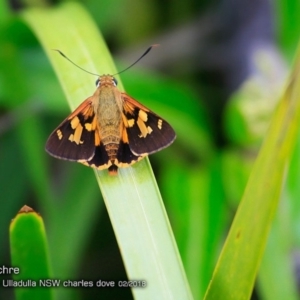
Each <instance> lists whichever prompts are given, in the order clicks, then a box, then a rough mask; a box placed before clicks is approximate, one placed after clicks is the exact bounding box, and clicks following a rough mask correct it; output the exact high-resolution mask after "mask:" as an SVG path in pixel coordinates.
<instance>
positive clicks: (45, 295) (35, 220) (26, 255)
mask: <svg viewBox="0 0 300 300" xmlns="http://www.w3.org/2000/svg"><path fill="white" fill-rule="evenodd" d="M10 248H11V260H12V266H14V267H18V268H19V274H14V276H13V278H14V280H15V281H18V282H21V280H23V286H26V285H27V284H29V286H31V287H32V288H30V287H16V288H15V293H16V298H17V299H18V300H19V299H22V300H26V299H28V300H35V299H37V300H39V299H52V290H51V289H49V288H44V287H42V286H40V280H46V279H50V271H49V263H48V261H49V259H48V248H47V240H46V234H45V227H44V223H43V220H42V218H41V216H40V215H38V214H37V213H36V212H34V211H33V210H32V209H31V208H30V207H28V206H26V205H25V206H24V207H23V208H22V209H21V210H20V211H19V213H18V215H17V216H16V218H15V219H14V220H13V221H12V222H11V225H10Z"/></svg>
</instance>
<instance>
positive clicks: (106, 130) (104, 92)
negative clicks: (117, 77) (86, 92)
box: [97, 87, 122, 163]
mask: <svg viewBox="0 0 300 300" xmlns="http://www.w3.org/2000/svg"><path fill="white" fill-rule="evenodd" d="M100 99H101V100H100ZM117 101H118V99H116V97H115V95H114V90H113V89H111V88H106V87H102V88H101V91H100V97H99V102H98V105H97V117H98V124H99V135H100V141H101V143H102V144H103V146H104V148H105V150H106V152H107V155H108V157H109V160H110V161H111V162H112V163H113V162H114V160H115V159H116V157H117V153H118V149H119V145H120V139H121V130H120V128H121V121H122V117H121V111H120V109H119V105H118V103H117Z"/></svg>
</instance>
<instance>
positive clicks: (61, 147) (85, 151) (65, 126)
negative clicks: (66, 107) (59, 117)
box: [46, 98, 100, 161]
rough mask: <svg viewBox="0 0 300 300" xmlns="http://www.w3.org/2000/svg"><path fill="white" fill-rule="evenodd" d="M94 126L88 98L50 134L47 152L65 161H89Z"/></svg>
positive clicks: (91, 108) (93, 145)
mask: <svg viewBox="0 0 300 300" xmlns="http://www.w3.org/2000/svg"><path fill="white" fill-rule="evenodd" d="M96 125H97V124H96V118H95V113H94V110H93V107H92V105H91V100H90V98H88V99H87V100H85V101H84V102H83V103H82V104H81V105H80V106H79V107H78V108H77V109H76V110H75V111H74V112H73V113H72V114H71V115H70V116H69V117H68V118H67V119H65V120H64V121H63V122H62V123H61V124H60V125H59V126H58V127H57V128H56V129H55V130H54V131H53V132H52V134H51V135H50V137H49V139H48V141H47V144H46V150H47V152H49V153H50V154H51V155H53V156H55V157H58V158H61V159H66V160H74V161H78V160H89V159H91V158H92V157H93V156H94V152H95V135H96ZM99 144H100V141H99Z"/></svg>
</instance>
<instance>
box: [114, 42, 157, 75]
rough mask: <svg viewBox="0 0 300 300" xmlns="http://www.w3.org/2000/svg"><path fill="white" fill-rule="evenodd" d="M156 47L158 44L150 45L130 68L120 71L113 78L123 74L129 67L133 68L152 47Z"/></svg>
mask: <svg viewBox="0 0 300 300" xmlns="http://www.w3.org/2000/svg"><path fill="white" fill-rule="evenodd" d="M157 46H159V45H158V44H155V45H151V46H150V47H149V48H148V49H147V50H146V51H145V52H144V54H142V56H141V57H140V58H139V59H137V60H136V61H135V62H134V63H133V64H131V65H130V66H128V67H127V68H126V69H124V70H122V71H120V72H118V73H116V74H114V75H113V76H115V75H118V74H121V73H123V72H125V71H126V70H128V69H130V68H131V67H133V66H134V65H135V64H136V63H138V62H139V61H140V60H141V59H142V58H143V57H144V56H146V55H147V54H148V53H149V52H150V50H151V49H152V48H153V47H157Z"/></svg>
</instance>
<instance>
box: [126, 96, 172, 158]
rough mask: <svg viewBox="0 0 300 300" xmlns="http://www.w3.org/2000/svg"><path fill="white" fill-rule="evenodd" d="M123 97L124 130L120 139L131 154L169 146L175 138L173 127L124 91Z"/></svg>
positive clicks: (138, 154) (139, 153) (137, 154)
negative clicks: (127, 146)
mask: <svg viewBox="0 0 300 300" xmlns="http://www.w3.org/2000/svg"><path fill="white" fill-rule="evenodd" d="M121 96H122V99H123V115H122V117H123V123H124V130H125V131H124V130H123V136H122V140H123V141H125V143H126V142H127V143H128V145H129V148H130V150H131V152H132V154H133V155H135V156H145V155H148V154H151V153H154V152H157V151H159V150H161V149H163V148H165V147H167V146H169V145H170V144H171V143H172V142H173V141H174V140H175V138H176V134H175V132H174V130H173V128H172V127H171V126H170V125H169V124H168V123H167V122H166V121H165V120H164V119H162V118H161V117H159V116H158V115H156V114H155V113H153V112H152V111H150V110H149V109H148V108H146V107H145V106H143V105H142V104H140V103H139V102H137V101H136V100H134V99H133V98H131V97H130V96H128V95H127V94H125V93H122V94H121Z"/></svg>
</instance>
